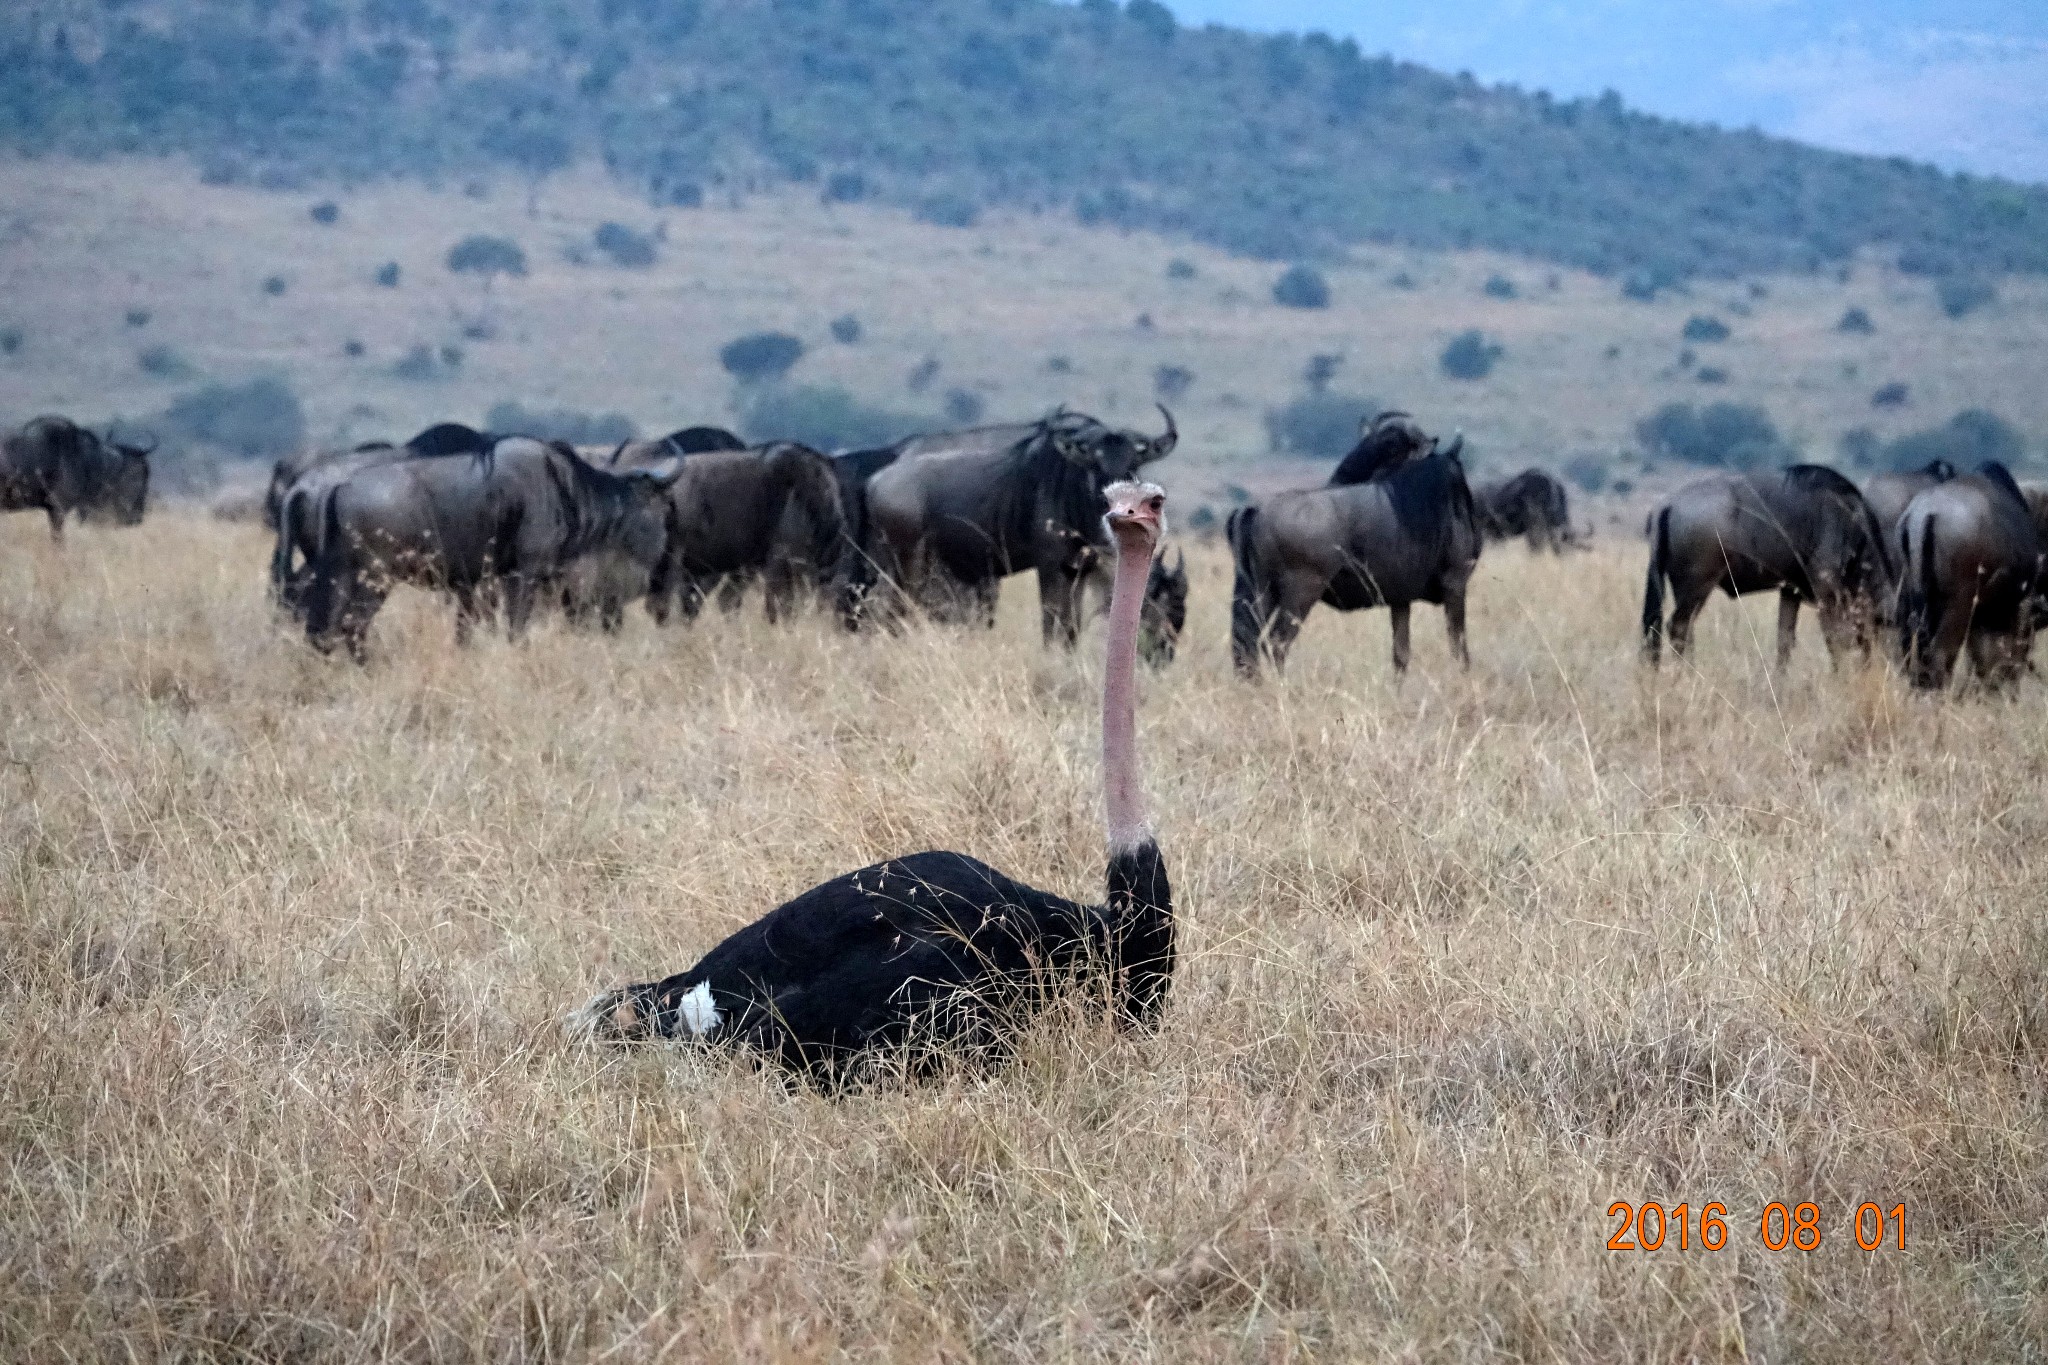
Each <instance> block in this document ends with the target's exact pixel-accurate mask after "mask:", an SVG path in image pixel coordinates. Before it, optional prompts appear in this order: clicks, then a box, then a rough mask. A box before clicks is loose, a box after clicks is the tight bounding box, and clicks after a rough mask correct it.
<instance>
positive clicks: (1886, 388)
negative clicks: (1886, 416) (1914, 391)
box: [1870, 379, 1911, 408]
mask: <svg viewBox="0 0 2048 1365" xmlns="http://www.w3.org/2000/svg"><path fill="white" fill-rule="evenodd" d="M1910 392H1911V391H1910V390H1909V389H1908V388H1907V387H1906V383H1905V381H1904V380H1902V379H1894V380H1893V381H1892V382H1891V383H1889V384H1884V385H1881V386H1879V388H1878V390H1877V392H1876V393H1873V394H1871V395H1870V406H1872V407H1873V408H1902V407H1904V406H1906V399H1907V398H1908V397H1909V396H1910Z"/></svg>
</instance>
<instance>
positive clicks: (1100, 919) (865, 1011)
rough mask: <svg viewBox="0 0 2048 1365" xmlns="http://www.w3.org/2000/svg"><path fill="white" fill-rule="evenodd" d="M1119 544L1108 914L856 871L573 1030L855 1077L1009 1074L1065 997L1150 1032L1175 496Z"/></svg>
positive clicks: (936, 873)
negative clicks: (1142, 771)
mask: <svg viewBox="0 0 2048 1365" xmlns="http://www.w3.org/2000/svg"><path fill="white" fill-rule="evenodd" d="M1105 495H1106V496H1107V498H1108V501H1109V512H1108V515H1107V516H1106V517H1105V518H1104V522H1105V524H1106V526H1107V527H1108V529H1109V531H1110V533H1111V535H1112V536H1113V537H1114V539H1115V543H1116V551H1117V558H1116V579H1115V584H1114V586H1113V587H1112V589H1111V592H1110V611H1109V630H1108V654H1107V659H1106V661H1105V665H1104V669H1103V687H1102V767H1103V787H1104V794H1105V806H1106V813H1107V817H1108V833H1109V874H1108V892H1109V894H1108V898H1107V903H1106V904H1102V905H1082V904H1079V903H1077V902H1075V901H1070V900H1067V899H1065V898H1064V897H1061V896H1056V895H1054V894H1052V893H1051V892H1049V891H1040V890H1037V889H1036V888H1033V887H1029V886H1026V885H1024V884H1023V883H1022V882H1019V881H1016V880H1014V879H1012V878H1010V877H1007V876H1005V875H1004V874H1003V873H1001V872H998V871H997V870H996V869H995V868H992V867H990V866H989V865H988V864H987V863H984V862H982V861H980V860H979V859H977V858H971V857H969V856H968V855H966V854H964V853H947V852H927V853H915V854H912V855H910V856H909V857H906V858H892V859H890V860H889V861H888V862H883V863H876V864H875V865H874V866H872V867H865V868H862V869H861V870H860V871H858V872H849V873H846V874H845V875H844V876H840V877H835V878H833V879H832V880H831V881H828V882H825V883H822V884H821V885H818V886H814V887H812V888H811V889H810V890H809V891H806V892H804V893H803V894H802V895H800V896H798V897H797V898H796V899H794V900H792V901H789V902H787V903H785V904H783V905H781V906H778V907H776V908H775V909H774V910H771V911H769V912H768V913H767V914H766V915H763V916H762V917H761V918H760V919H758V920H756V921H754V923H752V924H750V925H748V926H747V927H746V928H744V929H741V930H739V931H738V932H737V933H735V934H733V935H732V937H730V938H728V939H726V940H725V942H723V943H721V944H719V945H718V946H717V947H716V948H713V949H712V950H711V951H710V952H709V953H707V954H705V956H704V958H703V960H702V961H700V962H699V963H698V964H697V965H696V966H694V967H692V968H690V969H689V970H688V971H686V972H683V973H681V974H680V975H677V976H672V977H669V978H668V979H667V980H665V981H655V982H648V983H645V984H641V985H632V986H626V987H624V988H622V989H619V990H614V991H608V992H606V993H604V994H602V995H599V996H598V997H597V998H596V999H594V1000H592V1001H591V1002H590V1003H589V1004H587V1005H585V1006H584V1007H583V1008H582V1009H580V1010H577V1011H576V1012H575V1013H573V1014H572V1015H570V1016H569V1020H568V1025H569V1028H570V1031H571V1033H572V1034H574V1035H578V1036H582V1037H588V1038H594V1039H599V1040H606V1041H619V1042H625V1041H635V1040H642V1039H651V1038H687V1039H693V1040H696V1041H698V1042H701V1043H704V1044H707V1045H711V1046H732V1047H737V1048H741V1049H744V1050H747V1051H751V1052H754V1053H756V1054H757V1055H762V1056H766V1057H769V1058H772V1059H773V1060H775V1061H776V1062H778V1063H780V1064H781V1065H782V1066H784V1067H785V1068H787V1069H789V1070H790V1071H792V1072H795V1073H798V1074H799V1075H803V1076H806V1077H809V1078H812V1079H814V1080H820V1081H824V1082H826V1083H828V1084H829V1083H833V1082H836V1081H838V1080H841V1079H844V1078H845V1077H846V1076H847V1075H848V1074H849V1073H851V1072H852V1071H854V1070H855V1069H856V1068H858V1067H859V1066H861V1065H862V1064H863V1063H868V1062H871V1061H872V1059H873V1058H874V1056H875V1054H876V1053H878V1052H882V1051H885V1050H889V1049H894V1048H904V1047H909V1048H911V1049H913V1050H914V1051H915V1054H916V1055H915V1058H914V1059H913V1060H914V1063H915V1064H916V1065H917V1066H918V1069H920V1070H924V1069H929V1067H930V1066H931V1064H932V1063H933V1062H934V1061H936V1060H937V1059H938V1058H939V1057H940V1056H942V1055H944V1054H947V1053H952V1054H956V1055H958V1054H965V1055H970V1056H975V1055H979V1056H982V1057H984V1058H988V1059H994V1058H998V1057H1000V1056H1001V1055H1003V1053H1004V1052H1005V1051H1006V1048H1007V1044H1008V1042H1009V1041H1010V1039H1011V1038H1012V1037H1013V1036H1014V1035H1015V1033H1016V1032H1017V1030H1018V1028H1019V1027H1020V1026H1021V1025H1022V1024H1023V1023H1024V1022H1025V1021H1026V1020H1027V1019H1028V1018H1029V1017H1030V1016H1031V1014H1032V1013H1033V1012H1034V1011H1035V1010H1036V1009H1037V1008H1039V1007H1041V1006H1043V1005H1044V1004H1045V1003H1046V1002H1047V1000H1048V999H1050V998H1051V996H1052V995H1053V994H1054V993H1055V992H1057V991H1058V990H1059V989H1060V988H1062V987H1063V986H1072V985H1081V986H1084V987H1087V986H1092V987H1094V988H1097V989H1106V993H1107V995H1108V999H1109V1004H1110V1006H1111V1009H1112V1010H1113V1012H1114V1018H1115V1020H1116V1022H1117V1024H1118V1026H1119V1027H1123V1028H1148V1029H1149V1028H1151V1027H1153V1026H1154V1025H1155V1024H1156V1022H1157V1020H1158V1016H1159V1013H1160V1010H1161V1008H1162V1007H1163V1006H1164V1004H1165V999H1166V992H1167V987H1168V986H1169V984H1170V983H1171V981H1172V977H1173V962H1174V944H1173V896H1172V890H1171V888H1170V887H1169V885H1168V883H1167V875H1166V864H1165V862H1164V861H1163V860H1162V859H1161V857H1160V855H1159V845H1158V842H1157V841H1156V840H1155V839H1154V837H1153V834H1152V829H1151V825H1150V823H1149V821H1148V819H1147V817H1146V814H1145V803H1144V796H1143V793H1142V792H1141V791H1140V789H1139V783H1138V755H1137V745H1136V730H1137V718H1136V696H1135V694H1136V685H1135V681H1134V676H1133V675H1134V672H1135V668H1136V657H1137V641H1138V625H1139V617H1140V614H1141V611H1142V609H1143V607H1144V602H1145V586H1146V579H1147V576H1148V574H1149V573H1150V571H1151V567H1152V554H1153V550H1154V548H1155V547H1156V546H1157V544H1158V542H1159V539H1160V537H1161V536H1162V535H1163V534H1164V532H1165V515H1164V508H1165V502H1166V494H1165V492H1164V491H1163V490H1162V489H1160V488H1159V487H1158V485H1156V484H1150V483H1136V482H1124V483H1117V484H1112V485H1111V486H1110V487H1109V488H1108V489H1106V490H1105Z"/></svg>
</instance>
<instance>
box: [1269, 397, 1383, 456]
mask: <svg viewBox="0 0 2048 1365" xmlns="http://www.w3.org/2000/svg"><path fill="white" fill-rule="evenodd" d="M1379 410H1380V405H1379V404H1377V403H1375V402H1373V401H1372V400H1371V399H1370V398H1362V397H1360V396H1359V395H1357V394H1349V393H1328V392H1324V393H1311V394H1305V395H1304V396H1302V397H1300V398H1297V399H1295V400H1294V401H1293V402H1291V403H1285V404H1282V405H1281V406H1280V407H1277V408H1269V409H1267V411H1266V443H1267V444H1268V445H1270V446H1271V447H1272V448H1273V450H1274V452H1275V453H1277V454H1282V455H1302V456H1307V457H1309V458H1312V459H1331V460H1334V459H1338V458H1340V457H1342V456H1343V455H1344V453H1345V452H1346V451H1348V450H1350V449H1351V447H1352V446H1354V445H1356V444H1357V443H1358V423H1359V419H1360V418H1362V417H1369V416H1371V415H1372V414H1373V413H1375V412H1378V411H1379Z"/></svg>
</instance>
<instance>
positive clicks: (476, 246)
mask: <svg viewBox="0 0 2048 1365" xmlns="http://www.w3.org/2000/svg"><path fill="white" fill-rule="evenodd" d="M448 268H449V269H450V270H452V271H454V272H455V273H456V274H458V275H461V274H469V275H481V276H483V277H484V280H485V281H486V282H487V283H488V282H489V281H490V280H492V279H495V278H496V277H497V276H499V275H524V274H525V273H526V253H525V252H524V251H522V250H520V249H519V243H517V242H515V241H513V240H512V239H511V238H510V237H492V236H489V235H487V234H484V233H481V232H479V233H476V234H474V235H472V236H469V237H465V238H463V239H462V240H461V241H459V242H457V243H456V244H455V245H454V246H452V247H450V248H448Z"/></svg>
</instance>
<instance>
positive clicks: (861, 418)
mask: <svg viewBox="0 0 2048 1365" xmlns="http://www.w3.org/2000/svg"><path fill="white" fill-rule="evenodd" d="M930 426H931V423H930V422H929V421H928V420H926V419H924V418H920V417H915V416H911V415H908V414H905V413H900V412H890V411H887V410H885V409H882V408H874V407H869V406H868V405H867V404H865V403H862V402H861V401H860V400H859V399H857V398H855V397H854V396H853V395H852V394H850V393H848V392H847V391H846V390H845V389H842V388H838V387H836V386H813V385H795V386H783V385H776V386H772V387H768V388H762V389H757V390H755V391H753V393H752V396H751V398H750V399H749V400H748V402H747V403H746V406H745V409H744V411H743V412H742V413H741V420H740V427H741V430H742V432H743V433H744V434H745V435H746V436H748V437H749V438H751V439H753V440H756V441H802V442H803V443H804V444H805V445H808V446H815V447H816V448H817V449H819V450H861V449H869V448H872V447H875V446H884V445H888V444H890V443H891V442H894V441H900V440H902V439H903V438H904V437H905V436H909V435H911V434H913V433H914V432H917V431H921V430H925V429H928V428H929V427H930Z"/></svg>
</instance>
